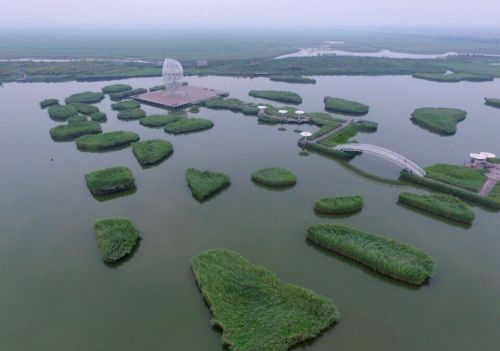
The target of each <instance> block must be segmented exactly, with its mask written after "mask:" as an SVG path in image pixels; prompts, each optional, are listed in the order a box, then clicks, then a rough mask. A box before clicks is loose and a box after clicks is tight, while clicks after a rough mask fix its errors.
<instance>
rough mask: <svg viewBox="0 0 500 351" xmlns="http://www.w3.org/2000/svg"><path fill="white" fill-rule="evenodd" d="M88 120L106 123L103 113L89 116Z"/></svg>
mask: <svg viewBox="0 0 500 351" xmlns="http://www.w3.org/2000/svg"><path fill="white" fill-rule="evenodd" d="M90 118H91V119H92V120H93V121H96V122H106V121H107V120H108V118H107V116H106V114H105V113H104V112H94V113H92V114H91V115H90Z"/></svg>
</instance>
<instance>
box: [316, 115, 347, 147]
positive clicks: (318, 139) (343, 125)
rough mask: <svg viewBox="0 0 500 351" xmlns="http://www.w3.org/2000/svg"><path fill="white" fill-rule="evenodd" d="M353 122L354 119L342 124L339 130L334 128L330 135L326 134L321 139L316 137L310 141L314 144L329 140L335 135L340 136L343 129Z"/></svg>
mask: <svg viewBox="0 0 500 351" xmlns="http://www.w3.org/2000/svg"><path fill="white" fill-rule="evenodd" d="M352 122H353V119H350V120H348V121H346V122H344V123H342V124H341V125H340V126H338V127H337V128H334V129H332V130H331V131H329V132H328V133H326V134H323V135H321V136H319V137H316V138H314V139H310V140H308V141H309V142H314V143H319V142H321V141H323V140H325V139H328V138H329V137H331V136H332V135H335V134H338V133H340V132H341V131H342V130H343V129H345V128H347V127H349V126H350V125H351V123H352Z"/></svg>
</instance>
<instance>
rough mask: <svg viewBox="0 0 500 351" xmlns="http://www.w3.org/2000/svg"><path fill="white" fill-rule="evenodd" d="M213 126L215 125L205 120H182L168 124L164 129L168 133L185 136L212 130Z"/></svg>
mask: <svg viewBox="0 0 500 351" xmlns="http://www.w3.org/2000/svg"><path fill="white" fill-rule="evenodd" d="M213 126H214V123H213V122H212V121H211V120H209V119H205V118H180V119H179V120H177V121H175V122H172V123H168V124H167V125H166V126H165V128H164V129H165V132H167V133H171V134H183V133H192V132H197V131H201V130H205V129H210V128H212V127H213Z"/></svg>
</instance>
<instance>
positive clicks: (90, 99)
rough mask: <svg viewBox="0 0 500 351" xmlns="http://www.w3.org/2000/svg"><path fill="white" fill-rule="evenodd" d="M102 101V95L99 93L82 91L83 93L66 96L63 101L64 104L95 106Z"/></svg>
mask: <svg viewBox="0 0 500 351" xmlns="http://www.w3.org/2000/svg"><path fill="white" fill-rule="evenodd" d="M102 99H104V94H103V93H101V92H92V91H84V92H83V93H78V94H73V95H70V96H68V97H67V98H66V99H64V101H65V102H66V104H71V103H73V102H81V103H85V104H95V103H96V102H99V101H101V100H102Z"/></svg>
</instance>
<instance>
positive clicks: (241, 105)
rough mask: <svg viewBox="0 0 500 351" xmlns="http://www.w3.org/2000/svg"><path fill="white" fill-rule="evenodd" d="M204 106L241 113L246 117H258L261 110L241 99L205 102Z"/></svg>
mask: <svg viewBox="0 0 500 351" xmlns="http://www.w3.org/2000/svg"><path fill="white" fill-rule="evenodd" d="M204 106H205V107H207V108H210V109H214V110H229V111H233V112H241V113H243V114H245V115H255V116H256V115H257V113H258V112H259V109H258V108H257V105H256V104H254V103H247V102H243V101H241V100H239V99H234V98H229V99H212V100H208V101H205V103H204Z"/></svg>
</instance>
